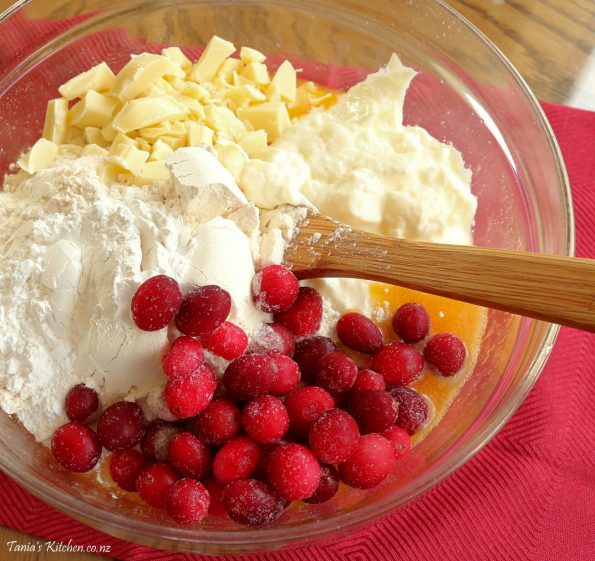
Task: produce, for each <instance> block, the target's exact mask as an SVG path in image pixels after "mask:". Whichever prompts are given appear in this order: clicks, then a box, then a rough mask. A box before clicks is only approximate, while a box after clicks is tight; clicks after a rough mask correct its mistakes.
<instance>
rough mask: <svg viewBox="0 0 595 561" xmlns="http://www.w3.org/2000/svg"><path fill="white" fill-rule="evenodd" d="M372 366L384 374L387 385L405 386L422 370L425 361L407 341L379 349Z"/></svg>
mask: <svg viewBox="0 0 595 561" xmlns="http://www.w3.org/2000/svg"><path fill="white" fill-rule="evenodd" d="M372 365H373V366H372V367H373V368H374V370H376V371H377V372H380V374H382V375H383V376H384V379H385V381H386V384H387V385H388V386H405V385H407V384H410V383H411V382H413V381H414V380H416V379H417V378H418V377H419V375H420V374H421V373H422V372H423V369H424V365H425V361H424V357H423V356H422V355H421V353H420V352H419V351H418V350H417V349H416V348H415V347H414V346H413V345H409V344H408V343H391V344H390V345H386V346H384V347H382V349H380V352H379V353H378V354H377V355H376V356H375V357H374V360H373V363H372Z"/></svg>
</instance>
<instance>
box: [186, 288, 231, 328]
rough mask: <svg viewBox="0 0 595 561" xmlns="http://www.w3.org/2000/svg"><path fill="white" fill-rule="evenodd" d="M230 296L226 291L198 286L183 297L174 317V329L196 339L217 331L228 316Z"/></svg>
mask: <svg viewBox="0 0 595 561" xmlns="http://www.w3.org/2000/svg"><path fill="white" fill-rule="evenodd" d="M230 310H231V296H230V295H229V292H227V290H223V289H222V288H220V287H218V286H215V285H212V284H209V285H205V286H199V287H198V288H195V289H194V290H192V291H191V292H188V294H185V295H184V298H183V299H182V304H181V305H180V311H179V312H178V314H177V315H176V318H175V321H176V327H177V328H178V329H179V330H180V331H181V332H182V333H183V334H184V335H190V336H191V337H196V336H198V335H205V334H206V333H210V332H211V331H214V330H215V329H217V328H218V327H219V326H220V325H221V324H222V323H223V322H224V321H225V320H226V319H227V316H228V315H229V312H230Z"/></svg>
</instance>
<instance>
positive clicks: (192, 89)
mask: <svg viewBox="0 0 595 561" xmlns="http://www.w3.org/2000/svg"><path fill="white" fill-rule="evenodd" d="M180 93H181V94H183V95H187V96H188V97H193V98H194V99H198V100H199V101H203V100H207V99H208V98H209V97H211V94H210V93H209V90H207V89H206V88H203V87H202V86H201V85H199V84H197V83H195V82H186V85H185V86H184V89H183V90H181V91H180Z"/></svg>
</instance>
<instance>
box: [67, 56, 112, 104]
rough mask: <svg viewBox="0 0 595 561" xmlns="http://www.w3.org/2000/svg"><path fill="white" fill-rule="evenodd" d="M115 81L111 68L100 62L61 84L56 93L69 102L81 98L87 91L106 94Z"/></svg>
mask: <svg viewBox="0 0 595 561" xmlns="http://www.w3.org/2000/svg"><path fill="white" fill-rule="evenodd" d="M115 79H116V77H115V76H114V73H113V72H112V70H111V68H110V67H109V66H108V65H107V64H106V63H105V62H100V63H99V64H97V65H96V66H94V67H93V68H90V69H89V70H87V71H86V72H82V73H81V74H79V75H78V76H75V77H74V78H71V79H70V80H68V82H66V83H65V84H62V85H61V86H60V87H59V88H58V91H59V92H60V95H61V96H62V97H64V98H65V99H68V100H71V99H75V98H77V97H83V96H84V95H85V94H86V93H87V92H88V91H89V90H95V91H96V92H107V91H108V90H109V89H110V88H111V87H112V85H113V84H114V80H115Z"/></svg>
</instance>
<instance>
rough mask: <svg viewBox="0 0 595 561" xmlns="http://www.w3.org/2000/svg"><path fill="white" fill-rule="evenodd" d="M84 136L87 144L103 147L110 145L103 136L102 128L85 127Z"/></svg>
mask: <svg viewBox="0 0 595 561" xmlns="http://www.w3.org/2000/svg"><path fill="white" fill-rule="evenodd" d="M83 138H84V139H85V142H86V143H87V144H96V145H97V146H101V147H102V148H105V147H106V146H109V143H108V141H107V140H106V139H105V137H104V136H103V134H102V132H101V129H99V128H97V127H85V129H84V130H83Z"/></svg>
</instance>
